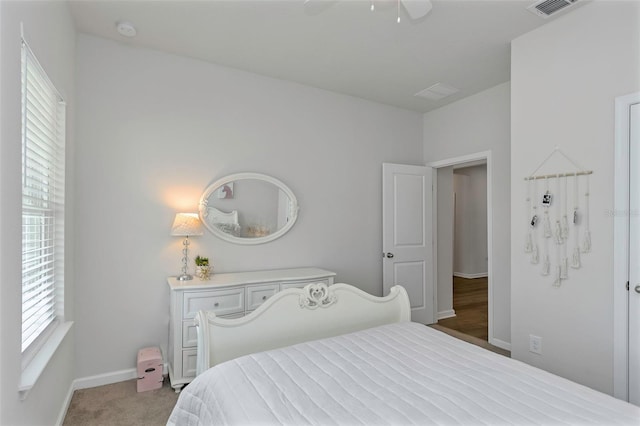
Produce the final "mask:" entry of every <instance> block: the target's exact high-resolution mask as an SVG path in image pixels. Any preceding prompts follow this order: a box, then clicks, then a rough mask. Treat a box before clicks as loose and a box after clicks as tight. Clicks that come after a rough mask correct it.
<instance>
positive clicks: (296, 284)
mask: <svg viewBox="0 0 640 426" xmlns="http://www.w3.org/2000/svg"><path fill="white" fill-rule="evenodd" d="M311 283H313V284H316V283H322V284H326V285H329V278H325V279H322V280H306V281H289V282H286V283H282V284H280V290H286V289H288V288H302V287H304V286H305V285H307V284H311Z"/></svg>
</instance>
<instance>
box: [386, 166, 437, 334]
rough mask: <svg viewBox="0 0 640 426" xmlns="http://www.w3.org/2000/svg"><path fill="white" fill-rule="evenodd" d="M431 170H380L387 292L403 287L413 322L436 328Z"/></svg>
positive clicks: (395, 167) (399, 168)
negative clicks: (406, 294) (433, 324)
mask: <svg viewBox="0 0 640 426" xmlns="http://www.w3.org/2000/svg"><path fill="white" fill-rule="evenodd" d="M431 171H432V169H431V168H430V167H425V166H408V165H404V164H389V163H384V164H383V165H382V251H383V254H382V255H383V268H382V270H383V292H384V294H385V295H386V294H388V293H389V289H390V288H391V287H393V286H394V285H396V284H397V285H401V286H403V287H404V288H405V289H406V290H407V293H408V294H409V300H410V302H411V320H412V321H416V322H420V323H423V324H431V323H433V322H435V314H434V312H435V307H434V288H433V287H434V285H433V255H432V253H433V238H432V229H431V228H432V216H431V207H432V198H431V194H432V190H433V187H432V175H431Z"/></svg>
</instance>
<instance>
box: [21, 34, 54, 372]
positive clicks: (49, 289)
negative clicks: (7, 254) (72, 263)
mask: <svg viewBox="0 0 640 426" xmlns="http://www.w3.org/2000/svg"><path fill="white" fill-rule="evenodd" d="M64 157H65V104H64V101H63V100H62V98H61V96H60V95H59V94H58V91H57V90H56V89H55V87H54V86H53V84H52V83H51V81H50V80H49V78H48V77H47V75H46V74H45V72H44V70H43V69H42V67H41V66H40V64H39V63H38V61H37V59H36V58H35V56H34V55H33V53H32V52H31V50H30V49H29V46H28V45H27V44H26V43H25V42H24V41H23V42H22V353H23V355H26V356H27V357H29V356H33V354H34V353H35V352H36V351H37V348H38V347H39V343H40V341H43V340H45V338H46V336H47V335H48V332H49V331H52V330H53V328H54V327H55V325H56V324H57V322H58V321H59V320H61V319H62V315H63V300H62V297H61V296H62V291H63V286H64V174H65V167H64ZM24 358H25V357H24V356H23V362H24Z"/></svg>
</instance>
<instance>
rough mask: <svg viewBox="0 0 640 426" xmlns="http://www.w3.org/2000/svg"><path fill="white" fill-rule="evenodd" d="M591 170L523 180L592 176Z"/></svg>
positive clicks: (528, 177) (531, 177)
mask: <svg viewBox="0 0 640 426" xmlns="http://www.w3.org/2000/svg"><path fill="white" fill-rule="evenodd" d="M592 173H593V171H592V170H585V171H583V172H574V173H555V174H552V175H541V176H527V177H526V178H524V180H536V179H547V178H548V179H551V178H559V177H565V176H567V177H568V176H584V175H590V174H592Z"/></svg>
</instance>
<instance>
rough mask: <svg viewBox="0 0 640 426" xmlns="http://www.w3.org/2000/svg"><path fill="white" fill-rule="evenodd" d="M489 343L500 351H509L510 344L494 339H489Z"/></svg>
mask: <svg viewBox="0 0 640 426" xmlns="http://www.w3.org/2000/svg"><path fill="white" fill-rule="evenodd" d="M489 343H491V344H492V345H493V346H497V347H499V348H500V349H504V350H505V351H511V343H508V342H505V341H503V340H500V339H496V338H495V337H494V338H493V339H491V341H490V342H489Z"/></svg>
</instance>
